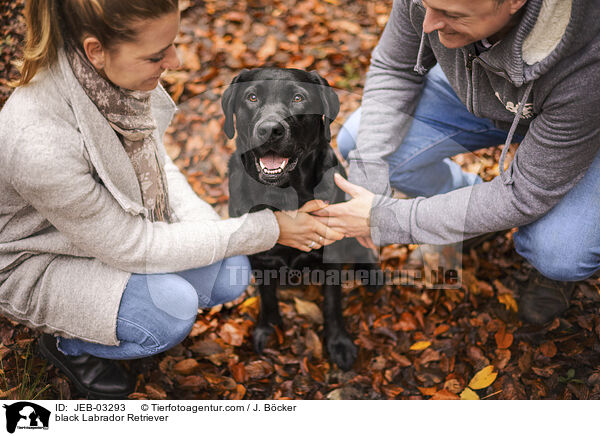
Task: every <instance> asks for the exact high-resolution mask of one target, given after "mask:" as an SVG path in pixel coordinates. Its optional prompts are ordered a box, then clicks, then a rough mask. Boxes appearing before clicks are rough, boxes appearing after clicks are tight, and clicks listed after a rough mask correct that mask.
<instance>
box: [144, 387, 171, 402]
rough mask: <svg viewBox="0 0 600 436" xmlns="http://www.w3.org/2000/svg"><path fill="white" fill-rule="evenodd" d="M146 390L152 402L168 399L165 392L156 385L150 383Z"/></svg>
mask: <svg viewBox="0 0 600 436" xmlns="http://www.w3.org/2000/svg"><path fill="white" fill-rule="evenodd" d="M144 390H145V391H146V394H148V398H149V399H151V400H165V399H166V398H167V393H166V392H165V390H164V389H163V388H161V387H160V386H158V385H156V384H154V383H148V384H147V385H146V386H144Z"/></svg>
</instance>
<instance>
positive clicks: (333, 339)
mask: <svg viewBox="0 0 600 436" xmlns="http://www.w3.org/2000/svg"><path fill="white" fill-rule="evenodd" d="M323 293H324V302H323V315H324V316H323V318H324V321H325V344H326V346H327V352H328V353H329V358H330V359H331V361H332V362H334V363H336V364H337V366H339V367H340V368H341V369H342V370H344V371H348V370H349V369H351V368H352V365H354V361H355V360H356V356H357V354H358V349H357V348H356V345H354V342H353V341H352V338H351V337H350V335H349V334H348V332H347V331H346V327H345V325H344V318H343V316H342V289H341V285H332V284H324V285H323Z"/></svg>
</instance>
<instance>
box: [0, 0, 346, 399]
mask: <svg viewBox="0 0 600 436" xmlns="http://www.w3.org/2000/svg"><path fill="white" fill-rule="evenodd" d="M25 16H26V21H27V27H28V28H27V38H26V46H25V60H24V63H23V66H22V70H21V75H22V77H21V79H20V81H19V83H18V85H19V86H18V88H17V89H16V90H15V92H14V93H13V95H12V96H11V97H10V99H9V100H8V101H7V103H6V105H5V107H4V108H3V110H2V112H0V156H1V159H0V192H2V196H1V197H0V311H1V312H2V313H3V314H5V315H7V316H9V317H10V318H12V319H15V320H17V321H19V322H22V323H23V324H26V325H28V326H31V327H33V328H37V329H39V330H41V331H42V332H44V334H43V335H42V337H41V338H40V350H41V352H42V353H43V354H44V356H45V357H46V358H48V359H49V360H50V361H51V362H52V363H53V364H55V365H56V366H57V367H59V368H60V369H62V370H63V371H64V372H65V373H66V374H67V375H68V376H69V378H70V379H71V380H72V381H73V383H74V384H75V385H76V387H77V388H78V389H79V390H81V391H82V392H83V393H84V394H86V395H90V396H94V397H97V398H120V397H123V396H126V395H127V394H129V393H130V392H132V390H133V388H134V383H133V382H134V378H133V377H132V376H131V375H129V374H127V373H126V372H125V370H124V369H123V368H122V367H121V366H120V365H119V364H118V363H117V362H115V360H118V359H133V358H140V357H145V356H149V355H152V354H155V353H159V352H162V351H164V350H166V349H168V348H170V347H173V346H174V345H176V344H178V343H179V342H181V341H182V340H183V339H184V338H185V337H186V336H187V334H188V333H189V331H190V329H191V328H192V325H193V323H194V321H195V318H196V314H197V310H198V307H209V306H212V305H216V304H221V303H223V302H226V301H229V300H232V299H235V298H236V297H238V296H239V295H240V294H241V293H242V292H243V291H244V289H245V288H246V286H247V284H248V280H249V271H250V267H249V263H248V261H247V258H246V257H244V256H242V255H246V254H251V253H256V252H259V251H263V250H267V249H269V248H271V247H272V246H273V245H274V244H275V243H276V242H278V243H280V244H284V245H289V246H292V247H295V248H298V249H301V250H305V251H310V249H311V248H312V249H316V248H319V247H320V246H321V245H323V244H329V243H331V242H333V240H335V239H339V238H341V237H342V235H341V234H339V233H337V232H334V231H329V229H328V228H327V227H326V226H325V225H323V224H321V223H319V222H318V221H317V220H316V219H315V218H313V217H312V216H310V215H309V212H311V211H315V210H318V209H319V208H322V207H323V206H324V204H322V203H320V202H316V201H314V202H311V203H307V204H306V205H305V206H304V207H303V208H301V209H300V210H299V211H297V212H294V213H289V212H287V213H284V212H276V213H273V212H271V211H268V210H264V211H261V212H257V213H251V214H247V215H245V216H242V217H240V218H235V219H228V220H221V219H219V216H218V215H217V214H216V213H215V212H214V211H213V210H212V208H211V207H210V206H209V205H208V204H206V203H205V202H203V201H202V200H200V199H199V198H198V197H197V196H196V195H195V194H194V193H193V191H192V189H191V188H190V186H189V185H188V184H187V182H186V179H185V177H184V176H183V175H182V174H181V173H180V172H179V171H178V170H177V168H176V167H175V165H174V164H173V163H172V162H171V160H170V159H169V157H168V156H167V155H166V153H165V150H164V147H163V145H162V142H161V137H162V135H163V134H164V132H165V129H166V127H167V125H168V124H169V122H170V120H171V116H172V114H173V111H174V109H175V106H174V103H173V101H172V100H171V99H170V97H169V96H168V95H167V93H166V92H165V91H164V89H163V88H162V87H161V86H160V84H159V77H160V75H161V74H162V73H163V72H164V71H165V70H166V69H173V68H177V67H178V66H179V61H178V59H177V55H176V52H175V48H174V45H173V41H174V39H175V36H176V35H177V32H178V26H179V12H178V4H177V0H132V1H128V2H123V1H121V0H94V1H89V0H28V1H27V3H26V8H25ZM54 336H58V339H56V338H55V337H54Z"/></svg>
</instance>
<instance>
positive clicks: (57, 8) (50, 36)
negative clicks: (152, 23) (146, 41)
mask: <svg viewBox="0 0 600 436" xmlns="http://www.w3.org/2000/svg"><path fill="white" fill-rule="evenodd" d="M177 9H178V0H27V2H26V3H25V11H24V14H25V22H26V24H27V33H26V35H25V48H24V51H23V52H24V53H23V60H22V62H21V66H20V73H21V77H20V78H19V80H17V81H16V82H14V83H13V85H14V86H21V85H26V84H28V83H29V82H30V81H31V79H33V77H34V76H35V74H36V73H37V72H38V71H39V70H40V69H41V68H44V67H47V66H49V65H51V64H52V63H54V62H55V61H56V57H57V53H58V50H59V49H60V47H62V45H63V44H64V41H65V40H69V41H71V42H72V43H74V44H76V45H78V46H79V47H81V43H82V42H83V38H84V36H88V35H90V36H94V37H96V38H98V40H99V41H100V43H101V44H102V46H103V47H106V48H110V47H111V46H113V45H114V44H115V43H118V42H123V41H132V40H134V39H135V37H136V34H135V31H134V30H133V28H132V24H133V23H135V22H136V20H143V19H151V18H158V17H160V16H162V15H164V14H167V13H170V12H174V11H177Z"/></svg>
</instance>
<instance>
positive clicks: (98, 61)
mask: <svg viewBox="0 0 600 436" xmlns="http://www.w3.org/2000/svg"><path fill="white" fill-rule="evenodd" d="M83 51H84V52H85V55H86V56H87V58H88V60H89V61H90V62H91V63H92V65H93V66H94V68H96V69H97V70H101V69H103V68H104V62H105V59H104V48H103V47H102V43H101V42H100V41H98V38H96V37H95V36H87V37H86V38H85V39H84V40H83Z"/></svg>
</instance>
